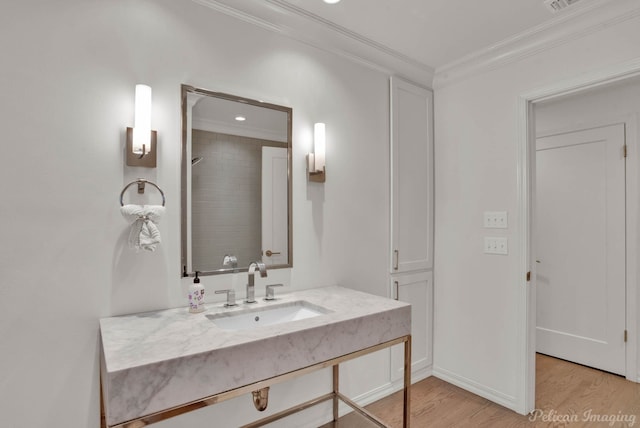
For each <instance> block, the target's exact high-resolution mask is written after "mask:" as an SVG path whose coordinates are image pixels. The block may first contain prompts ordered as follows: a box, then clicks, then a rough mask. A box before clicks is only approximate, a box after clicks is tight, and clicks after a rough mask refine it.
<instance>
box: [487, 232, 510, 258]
mask: <svg viewBox="0 0 640 428" xmlns="http://www.w3.org/2000/svg"><path fill="white" fill-rule="evenodd" d="M484 253H485V254H501V255H506V254H509V245H508V240H507V238H504V237H500V238H498V237H493V236H485V238H484Z"/></svg>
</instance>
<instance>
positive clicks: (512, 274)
mask: <svg viewBox="0 0 640 428" xmlns="http://www.w3.org/2000/svg"><path fill="white" fill-rule="evenodd" d="M638 43H640V18H638V17H637V16H635V17H633V18H632V19H629V20H626V21H623V22H621V23H619V24H617V25H615V26H602V27H599V31H596V32H594V33H591V34H588V35H586V36H584V37H583V38H579V39H576V38H572V39H570V40H568V41H566V42H565V43H554V44H553V47H550V48H548V49H546V50H543V51H539V52H537V53H536V54H534V55H531V56H527V57H525V58H522V59H520V60H519V61H518V62H514V63H510V64H507V65H504V66H502V67H500V68H497V69H493V70H490V71H486V72H483V73H481V74H478V75H476V76H474V77H472V78H469V79H467V80H464V81H461V82H458V83H453V82H452V83H450V84H447V82H446V76H445V79H444V80H443V86H439V87H437V88H436V91H435V123H436V126H435V129H436V135H435V165H436V171H435V173H436V198H435V199H436V200H435V207H436V235H435V268H434V272H435V279H434V286H435V338H434V351H435V355H434V373H435V374H436V375H437V376H440V377H442V378H445V379H447V380H450V381H452V382H454V383H457V384H459V385H462V386H464V387H465V388H468V389H471V390H474V391H475V392H477V393H480V394H482V395H484V396H486V397H489V398H491V399H493V400H495V401H498V402H500V403H502V404H504V405H505V406H507V407H510V408H512V409H516V410H519V411H524V407H525V406H524V397H523V393H522V388H521V387H519V383H518V382H519V379H521V378H522V375H521V373H520V371H521V370H520V368H519V367H518V357H519V356H518V351H519V339H520V338H519V337H518V335H517V325H518V320H519V319H520V318H519V317H521V314H520V313H519V312H518V306H517V303H518V300H517V287H519V286H521V284H522V278H518V260H519V259H518V254H516V252H515V251H514V250H515V249H516V248H517V245H518V242H517V240H516V236H517V235H516V232H517V230H518V222H519V221H520V219H518V218H517V215H516V214H517V208H518V187H517V161H518V152H517V149H518V141H519V136H520V134H519V132H520V131H519V129H518V100H519V96H521V95H523V94H526V93H529V92H531V91H534V90H538V89H539V88H545V87H548V86H550V85H552V84H554V83H555V82H559V81H563V80H567V79H574V78H576V77H578V76H580V75H582V74H583V73H587V72H590V71H596V70H600V69H602V68H606V67H608V66H611V65H613V64H618V63H622V62H625V61H629V60H631V59H634V58H637V57H638V55H639V51H638ZM493 210H506V211H508V212H509V229H508V230H506V231H502V232H500V233H501V234H503V235H504V236H507V237H508V238H509V246H510V254H509V255H508V256H490V255H484V254H483V253H482V244H483V237H484V236H491V235H492V234H495V233H498V232H495V231H494V232H492V231H487V230H485V229H483V228H482V213H483V211H493Z"/></svg>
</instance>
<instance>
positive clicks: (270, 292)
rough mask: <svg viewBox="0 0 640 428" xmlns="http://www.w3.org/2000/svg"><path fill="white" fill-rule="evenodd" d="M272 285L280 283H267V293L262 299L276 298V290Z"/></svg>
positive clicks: (275, 285) (280, 285)
mask: <svg viewBox="0 0 640 428" xmlns="http://www.w3.org/2000/svg"><path fill="white" fill-rule="evenodd" d="M274 287H282V284H271V285H267V295H266V296H265V298H264V300H276V292H275V290H274V289H273V288H274Z"/></svg>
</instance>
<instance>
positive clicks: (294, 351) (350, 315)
mask: <svg viewBox="0 0 640 428" xmlns="http://www.w3.org/2000/svg"><path fill="white" fill-rule="evenodd" d="M278 291H281V290H278ZM282 291H284V290H282ZM277 297H278V299H277V300H275V301H271V302H266V301H263V300H259V302H258V303H256V304H251V305H247V304H244V303H240V299H239V300H238V302H239V303H240V304H239V305H238V306H236V307H233V308H224V307H223V306H222V304H221V303H217V304H215V305H214V304H208V305H207V310H205V311H204V312H201V313H198V314H191V313H189V312H188V309H187V308H186V307H185V308H176V309H168V310H162V311H155V312H146V313H140V314H132V315H125V316H119V317H111V318H103V319H101V320H100V332H101V336H102V382H103V393H104V397H105V410H106V414H107V424H108V425H110V426H111V425H114V424H118V423H122V422H125V421H128V420H132V419H136V418H139V417H142V416H145V415H149V414H152V413H154V412H158V411H162V410H165V409H168V408H171V407H175V406H178V405H181V404H184V403H188V402H191V401H194V400H198V399H201V398H204V397H207V396H210V395H214V394H217V393H220V392H223V391H228V390H230V389H234V388H237V387H240V386H244V385H248V384H251V383H254V382H257V381H260V380H263V379H266V378H270V377H273V376H277V375H280V374H284V373H288V372H291V371H293V370H297V369H300V368H304V367H307V366H309V365H312V364H315V363H317V362H322V361H326V360H329V359H332V358H336V357H339V356H342V355H346V354H348V353H351V352H354V351H357V350H360V349H365V348H367V347H370V346H374V345H377V344H380V343H384V342H387V341H389V340H393V339H395V338H398V337H402V336H405V335H408V334H410V333H411V307H410V305H409V304H407V303H403V302H399V301H396V300H391V299H387V298H383V297H379V296H375V295H371V294H367V293H361V292H358V291H354V290H351V289H347V288H342V287H324V288H316V289H310V290H304V291H297V292H292V293H288V294H284V293H283V294H280V295H278V296H277ZM298 300H304V301H306V302H309V303H311V304H313V305H317V306H320V307H322V308H325V309H327V310H328V311H330V312H329V313H326V314H322V315H318V316H316V317H313V318H307V319H304V320H299V321H290V322H286V323H282V324H275V325H268V326H261V327H256V328H252V329H247V330H234V331H232V330H223V329H221V328H219V327H218V326H217V325H216V324H215V323H214V321H212V320H211V319H209V318H208V317H207V315H209V316H211V315H217V314H221V313H233V312H243V311H246V310H247V309H248V308H250V309H251V310H259V309H261V308H268V307H269V306H273V305H274V304H282V303H286V302H293V301H298Z"/></svg>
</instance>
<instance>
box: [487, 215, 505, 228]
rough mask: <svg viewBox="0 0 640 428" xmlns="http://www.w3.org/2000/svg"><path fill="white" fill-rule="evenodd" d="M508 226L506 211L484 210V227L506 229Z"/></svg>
mask: <svg viewBox="0 0 640 428" xmlns="http://www.w3.org/2000/svg"><path fill="white" fill-rule="evenodd" d="M508 226H509V225H508V222H507V212H506V211H485V212H484V227H485V228H486V229H507V228H508Z"/></svg>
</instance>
